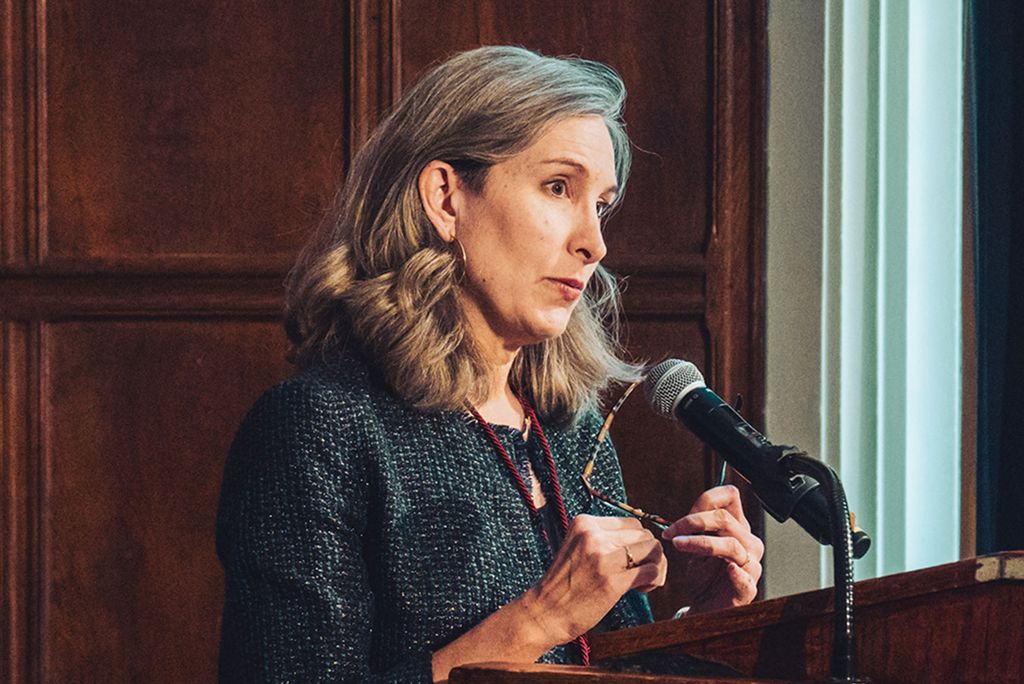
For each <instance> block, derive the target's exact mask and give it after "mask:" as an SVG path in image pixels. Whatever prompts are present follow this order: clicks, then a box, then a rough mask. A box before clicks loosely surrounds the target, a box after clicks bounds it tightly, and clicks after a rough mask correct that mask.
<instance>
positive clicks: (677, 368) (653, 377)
mask: <svg viewBox="0 0 1024 684" xmlns="http://www.w3.org/2000/svg"><path fill="white" fill-rule="evenodd" d="M706 386H707V385H705V384H704V376H703V375H701V374H700V371H699V370H697V367H696V366H695V365H693V364H692V363H690V362H689V361H680V360H679V359H668V360H666V361H662V362H661V363H659V364H658V365H657V366H655V367H654V368H652V369H651V370H650V372H649V373H648V374H647V377H646V378H645V379H644V396H645V397H647V403H649V404H650V405H651V408H652V409H654V411H655V413H660V414H661V415H663V416H667V417H669V418H671V417H672V416H673V415H675V410H676V404H678V403H679V400H680V399H682V398H683V397H684V396H685V395H686V394H687V392H689V391H690V390H692V389H694V388H696V387H706Z"/></svg>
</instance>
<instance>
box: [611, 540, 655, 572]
mask: <svg viewBox="0 0 1024 684" xmlns="http://www.w3.org/2000/svg"><path fill="white" fill-rule="evenodd" d="M664 556H665V551H664V549H663V548H662V546H661V542H659V541H658V540H656V539H655V538H654V537H653V536H651V535H648V536H647V537H646V538H641V539H636V540H634V541H633V542H632V543H629V544H622V545H621V546H615V547H614V548H613V549H612V550H610V551H609V553H608V561H609V562H610V564H611V567H612V568H617V569H618V570H631V569H632V568H635V567H639V566H641V565H645V564H658V563H659V562H660V561H661V559H662V558H664Z"/></svg>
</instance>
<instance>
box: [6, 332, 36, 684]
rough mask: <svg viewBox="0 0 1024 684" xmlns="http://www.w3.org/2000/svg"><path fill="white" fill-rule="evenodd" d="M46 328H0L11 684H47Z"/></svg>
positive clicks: (7, 629)
mask: <svg viewBox="0 0 1024 684" xmlns="http://www.w3.org/2000/svg"><path fill="white" fill-rule="evenodd" d="M39 339H40V325H39V324H38V323H26V322H22V321H4V322H2V323H0V361H2V364H0V365H2V367H3V368H4V370H5V372H4V377H3V381H2V382H3V396H2V397H0V421H2V425H0V447H2V448H3V454H4V456H3V459H0V483H2V485H0V486H2V487H3V495H2V496H0V501H2V503H0V534H2V535H3V539H4V544H3V549H4V553H3V556H2V558H0V583H2V589H0V591H2V594H0V595H2V597H3V601H2V604H3V608H2V609H0V619H2V620H3V629H2V630H0V648H2V651H3V658H4V665H5V671H4V674H5V675H6V676H7V679H6V680H7V681H12V682H15V681H16V682H39V681H43V680H44V678H43V676H42V675H43V667H42V658H41V649H42V648H43V646H42V624H43V623H42V619H43V618H42V615H43V613H42V611H43V610H45V607H46V605H45V604H46V601H45V595H44V587H46V586H47V585H46V583H45V577H44V576H43V575H42V573H41V572H40V570H41V569H42V568H43V567H44V566H43V563H42V559H43V555H44V554H43V547H42V537H41V529H42V521H43V520H44V512H45V508H44V504H43V501H42V491H43V486H44V485H43V468H42V465H41V463H40V458H39V449H38V447H39V434H40V431H41V429H42V419H41V417H40V414H39V407H40V398H41V396H42V395H41V391H40V388H39V382H40V378H41V367H40V349H39Z"/></svg>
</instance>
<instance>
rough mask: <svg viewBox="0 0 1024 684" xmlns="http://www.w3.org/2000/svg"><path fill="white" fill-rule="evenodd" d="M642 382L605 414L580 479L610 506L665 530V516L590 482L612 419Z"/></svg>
mask: <svg viewBox="0 0 1024 684" xmlns="http://www.w3.org/2000/svg"><path fill="white" fill-rule="evenodd" d="M641 382H643V380H642V379H641V380H637V381H636V382H634V383H633V384H632V385H630V386H629V387H627V388H626V391H625V392H623V393H622V396H621V397H619V400H618V401H617V402H615V405H614V406H612V410H611V411H609V412H608V415H607V416H605V419H604V423H603V424H602V425H601V429H600V430H599V431H598V433H597V439H596V440H595V441H594V448H593V450H592V451H591V452H590V460H588V461H587V465H586V467H584V468H583V474H582V475H581V476H580V479H582V480H583V486H584V487H586V488H587V491H588V492H590V495H591V496H592V497H594V498H597V499H600V500H601V501H603V502H605V503H606V504H608V505H609V506H612V507H614V508H617V509H619V510H620V511H624V512H626V513H628V514H630V515H631V516H633V517H634V518H638V519H639V520H641V521H644V522H648V523H650V524H651V525H653V526H655V527H657V528H658V529H661V530H664V529H666V528H667V527H668V526H669V525H671V524H672V523H670V522H669V521H668V520H665V518H663V517H661V516H660V515H655V514H654V513H648V512H647V511H645V510H643V509H642V508H634V507H633V506H630V505H629V504H627V503H624V502H622V501H618V500H616V499H613V498H611V497H610V496H607V495H606V494H602V493H601V492H599V491H597V490H596V489H594V486H593V485H591V484H590V474H591V473H592V472H594V462H595V461H596V460H597V453H598V451H600V450H601V444H603V443H604V440H605V439H607V438H608V430H609V428H611V426H612V421H614V420H615V414H616V413H618V412H619V409H620V408H622V405H623V404H624V403H626V399H627V398H628V397H629V395H630V394H632V393H633V390H635V389H636V387H637V385H639V384H640V383H641Z"/></svg>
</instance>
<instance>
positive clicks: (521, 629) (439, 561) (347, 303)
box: [217, 47, 763, 681]
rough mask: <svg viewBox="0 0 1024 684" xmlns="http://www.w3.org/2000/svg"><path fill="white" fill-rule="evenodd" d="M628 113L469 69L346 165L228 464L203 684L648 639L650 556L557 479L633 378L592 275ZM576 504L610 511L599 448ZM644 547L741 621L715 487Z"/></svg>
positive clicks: (746, 586)
mask: <svg viewBox="0 0 1024 684" xmlns="http://www.w3.org/2000/svg"><path fill="white" fill-rule="evenodd" d="M624 96H625V93H624V89H623V86H622V82H621V80H620V79H619V78H618V76H617V75H616V74H615V73H614V72H613V71H612V70H611V69H609V68H607V67H605V66H603V65H600V64H597V63H594V62H589V61H584V60H577V59H553V58H547V57H542V56H540V55H536V54H534V53H532V52H529V51H526V50H523V49H519V48H511V47H487V48H480V49H477V50H473V51H470V52H466V53H462V54H459V55H456V56H455V57H453V58H452V59H450V60H448V61H447V62H445V63H443V64H441V65H440V66H438V67H436V68H435V69H433V70H432V71H431V72H430V73H428V74H427V75H426V76H425V77H424V78H423V79H422V80H421V81H420V82H419V83H418V84H417V85H416V86H415V87H414V88H412V89H411V90H410V91H409V92H408V93H406V94H405V96H404V97H403V98H402V100H401V102H400V103H399V104H398V105H397V106H396V108H395V110H394V111H393V112H392V113H391V114H390V116H388V117H387V119H386V120H385V121H384V122H383V123H382V124H381V125H380V127H379V128H378V129H377V131H376V132H375V133H374V135H373V136H372V138H371V139H370V141H369V142H368V143H367V144H366V146H365V147H364V149H363V150H362V151H360V153H359V155H358V156H357V158H356V160H355V162H354V165H353V168H352V170H351V172H350V173H349V176H348V179H347V181H346V184H345V186H344V188H343V191H342V194H341V198H340V202H339V205H338V209H337V210H336V211H335V212H334V214H333V216H332V220H331V221H329V222H328V223H327V224H325V226H324V227H323V229H322V230H321V231H320V233H319V235H318V237H317V238H315V239H314V241H313V242H311V243H310V245H308V246H307V248H306V250H305V251H304V252H303V254H302V256H301V257H300V259H299V261H298V264H297V265H296V267H295V269H294V271H293V273H292V275H291V277H290V280H289V294H288V309H287V315H286V328H287V330H288V332H289V336H290V338H291V340H292V342H293V343H294V346H295V359H296V361H297V364H298V366H299V371H298V372H297V373H296V374H295V375H294V376H293V377H292V378H290V379H289V380H287V381H285V382H284V383H282V384H281V385H279V386H277V387H275V388H273V389H272V390H270V391H269V392H268V393H267V394H266V395H264V396H263V397H262V398H261V399H260V400H259V401H258V402H257V403H256V405H255V406H254V407H253V409H252V410H251V411H250V413H249V415H248V416H247V417H246V419H245V421H244V422H243V424H242V426H241V428H240V429H239V432H238V435H237V436H236V439H235V442H234V444H233V446H232V451H231V455H230V457H229V460H228V463H227V466H226V471H225V477H224V484H223V490H222V497H221V507H220V511H219V515H218V538H217V544H218V554H219V556H220V558H221V561H222V563H223V565H224V568H225V576H226V598H225V607H224V622H223V632H222V643H221V676H222V679H225V680H236V679H237V680H246V681H249V680H267V679H270V680H292V681H314V680H323V679H351V680H353V681H430V680H434V681H439V680H443V679H445V678H447V676H448V672H449V671H450V670H451V669H452V668H453V667H455V666H457V665H459V664H462V663H470V662H479V661H484V660H504V661H521V662H532V661H535V660H538V659H540V660H542V661H545V662H576V663H579V662H585V661H586V657H587V642H586V638H585V634H586V632H588V631H590V630H592V629H594V628H595V627H600V628H601V629H618V628H622V627H628V626H633V625H637V624H641V623H643V622H647V621H650V620H651V614H650V609H649V607H648V604H647V600H646V597H645V596H644V592H647V591H650V590H652V589H654V588H656V587H658V586H661V585H662V584H663V582H664V579H665V573H666V570H667V563H666V560H665V557H664V554H663V552H662V547H661V544H660V542H659V541H658V540H657V539H655V538H654V536H653V535H652V534H651V533H650V532H648V531H647V530H645V529H643V528H642V527H641V525H640V524H639V522H637V521H636V520H634V519H632V518H621V517H609V516H610V515H611V514H610V511H609V510H606V509H604V508H600V507H599V506H598V505H594V506H593V507H592V506H591V499H590V497H589V495H588V494H587V492H586V490H585V489H584V488H583V485H582V484H581V482H580V479H579V475H580V474H581V473H582V471H583V467H584V464H585V462H586V460H587V457H588V455H589V452H590V450H591V448H592V445H593V444H594V440H595V436H596V433H597V431H598V428H599V425H600V418H599V416H598V413H597V411H596V406H597V397H598V395H599V393H600V392H601V391H602V390H604V389H605V388H606V387H607V386H608V385H609V383H612V382H616V381H621V380H632V379H635V378H636V377H637V376H638V368H637V367H635V366H632V365H630V364H628V363H626V362H624V361H622V360H620V359H619V358H618V356H617V355H616V351H617V347H616V344H615V338H614V323H615V313H616V306H617V294H616V290H615V283H614V280H613V279H612V278H611V276H609V275H608V274H607V273H606V272H604V271H603V270H602V269H601V268H600V266H599V263H600V261H601V259H602V258H603V257H604V255H605V244H604V241H603V239H602V236H601V222H602V220H603V219H604V218H605V217H606V215H607V213H608V211H609V210H610V209H611V208H612V207H614V206H615V205H616V203H617V202H619V200H620V199H621V197H622V191H623V189H624V187H625V183H626V178H627V175H628V172H629V162H630V154H629V142H628V139H627V138H626V134H625V131H624V126H623V123H622V120H621V118H620V117H621V109H622V104H623V99H624ZM592 481H593V483H594V485H595V486H596V487H597V488H598V489H599V490H602V491H604V492H606V493H609V494H612V495H613V496H618V497H619V498H622V497H624V493H623V492H622V481H621V475H620V471H619V466H618V462H617V460H616V456H615V453H614V451H613V449H612V448H611V446H610V445H609V444H608V443H604V444H603V445H602V448H601V450H600V451H599V455H598V461H597V464H596V467H595V469H594V471H593V475H592ZM666 538H667V539H672V543H673V544H674V545H675V547H676V548H677V549H679V550H681V551H683V552H685V553H689V554H693V556H694V557H695V558H703V559H705V562H695V563H691V564H690V566H689V567H690V569H691V571H690V572H688V573H687V577H688V580H691V581H692V584H693V588H694V594H695V595H698V596H700V597H701V598H700V600H699V603H698V605H696V606H695V609H702V608H712V607H719V606H725V605H736V604H739V603H744V602H748V601H750V600H751V599H752V598H753V595H754V591H755V589H754V587H755V585H756V582H757V579H758V577H759V576H760V564H759V561H760V558H761V554H762V551H763V546H762V545H761V543H760V541H759V540H758V539H757V538H756V537H754V536H753V535H751V534H750V526H749V524H748V523H747V521H746V518H745V517H744V515H743V511H742V509H741V507H740V504H739V499H738V497H737V495H736V492H735V490H734V489H733V488H717V489H714V490H711V491H709V492H706V493H705V494H704V495H703V496H702V497H701V499H700V500H699V501H698V502H697V503H696V504H695V506H694V508H693V510H691V514H690V515H688V516H686V517H684V518H682V519H680V520H679V521H677V522H676V523H675V524H673V525H672V527H671V528H670V529H669V530H667V531H666Z"/></svg>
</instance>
